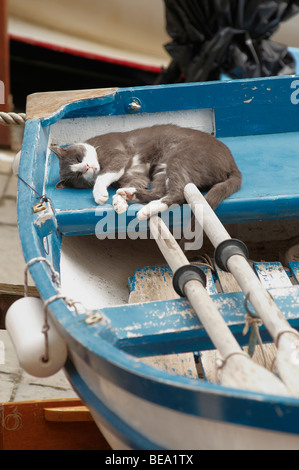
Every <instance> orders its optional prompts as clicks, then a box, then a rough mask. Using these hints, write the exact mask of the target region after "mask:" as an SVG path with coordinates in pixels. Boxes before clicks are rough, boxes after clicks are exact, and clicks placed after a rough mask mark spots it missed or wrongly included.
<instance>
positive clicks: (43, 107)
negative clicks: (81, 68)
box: [26, 88, 117, 119]
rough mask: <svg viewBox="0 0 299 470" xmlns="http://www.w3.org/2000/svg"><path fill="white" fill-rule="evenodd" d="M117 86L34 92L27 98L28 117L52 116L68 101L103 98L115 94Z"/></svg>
mask: <svg viewBox="0 0 299 470" xmlns="http://www.w3.org/2000/svg"><path fill="white" fill-rule="evenodd" d="M116 92H117V88H100V89H94V90H74V91H73V90H70V91H53V92H47V93H33V94H32V95H29V96H28V98H27V104H26V118H27V119H42V118H46V117H50V116H52V115H53V114H54V113H55V112H57V111H58V110H59V109H61V108H62V107H63V106H65V105H67V104H68V103H75V102H78V101H81V100H86V99H91V98H101V97H104V96H107V95H111V94H115V93H116Z"/></svg>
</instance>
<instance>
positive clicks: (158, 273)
mask: <svg viewBox="0 0 299 470" xmlns="http://www.w3.org/2000/svg"><path fill="white" fill-rule="evenodd" d="M131 287H132V291H131V294H130V297H129V303H136V302H150V301H155V300H167V299H177V298H179V296H178V294H177V293H176V292H175V290H174V289H173V287H172V271H171V269H170V268H169V267H166V266H158V267H145V268H141V269H139V270H137V271H136V272H135V274H134V277H133V278H131ZM142 361H143V362H145V363H147V364H149V365H152V366H154V367H158V368H159V369H162V370H165V371H166V372H169V373H171V374H178V375H184V376H187V377H193V378H198V373H197V368H196V364H195V360H194V356H193V354H192V353H182V354H170V355H165V356H152V357H144V358H142Z"/></svg>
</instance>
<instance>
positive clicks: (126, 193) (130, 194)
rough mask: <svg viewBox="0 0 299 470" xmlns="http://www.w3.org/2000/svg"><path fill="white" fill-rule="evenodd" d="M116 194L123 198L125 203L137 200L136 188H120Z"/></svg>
mask: <svg viewBox="0 0 299 470" xmlns="http://www.w3.org/2000/svg"><path fill="white" fill-rule="evenodd" d="M116 194H117V195H119V196H121V197H122V198H123V199H124V200H125V201H132V200H134V199H136V198H134V196H135V194H136V188H133V187H132V188H119V189H118V190H117V191H116Z"/></svg>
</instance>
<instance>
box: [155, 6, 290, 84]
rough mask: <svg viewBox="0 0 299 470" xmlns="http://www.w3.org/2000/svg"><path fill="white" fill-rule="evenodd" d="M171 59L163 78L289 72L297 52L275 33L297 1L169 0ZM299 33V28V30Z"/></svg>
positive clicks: (163, 80) (190, 79)
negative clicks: (294, 52)
mask: <svg viewBox="0 0 299 470" xmlns="http://www.w3.org/2000/svg"><path fill="white" fill-rule="evenodd" d="M164 3H165V13H166V29H167V32H168V34H169V36H170V37H171V38H172V41H171V42H169V43H168V44H166V46H165V48H166V50H167V52H168V53H169V54H170V56H171V59H172V61H171V63H170V65H169V67H167V68H166V69H165V70H164V71H163V73H162V74H161V76H160V77H159V79H158V83H175V82H182V81H184V82H197V81H207V80H218V79H219V77H220V74H221V73H225V74H227V75H228V76H230V77H231V78H252V77H266V76H274V75H289V74H293V73H294V71H295V62H294V58H293V56H292V54H291V53H290V52H289V51H288V50H287V48H286V47H285V46H284V45H281V44H278V43H275V42H273V41H272V40H271V39H270V38H271V36H272V35H273V33H275V32H276V31H277V29H278V28H279V24H280V23H281V22H283V21H286V20H288V19H289V18H291V17H292V16H294V15H295V14H297V13H298V12H299V0H297V1H257V0H164ZM298 34H299V31H298Z"/></svg>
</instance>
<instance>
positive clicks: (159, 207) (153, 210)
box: [137, 199, 168, 220]
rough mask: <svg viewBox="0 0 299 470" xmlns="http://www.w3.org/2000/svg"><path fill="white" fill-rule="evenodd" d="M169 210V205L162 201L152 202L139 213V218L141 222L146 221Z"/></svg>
mask: <svg viewBox="0 0 299 470" xmlns="http://www.w3.org/2000/svg"><path fill="white" fill-rule="evenodd" d="M167 209H168V205H167V204H165V202H162V201H161V199H157V200H155V201H151V202H150V203H149V204H146V205H145V206H144V207H143V208H142V209H140V211H138V213H137V218H138V219H139V220H146V219H148V218H149V217H151V216H152V215H156V214H158V213H159V212H164V211H166V210H167Z"/></svg>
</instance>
